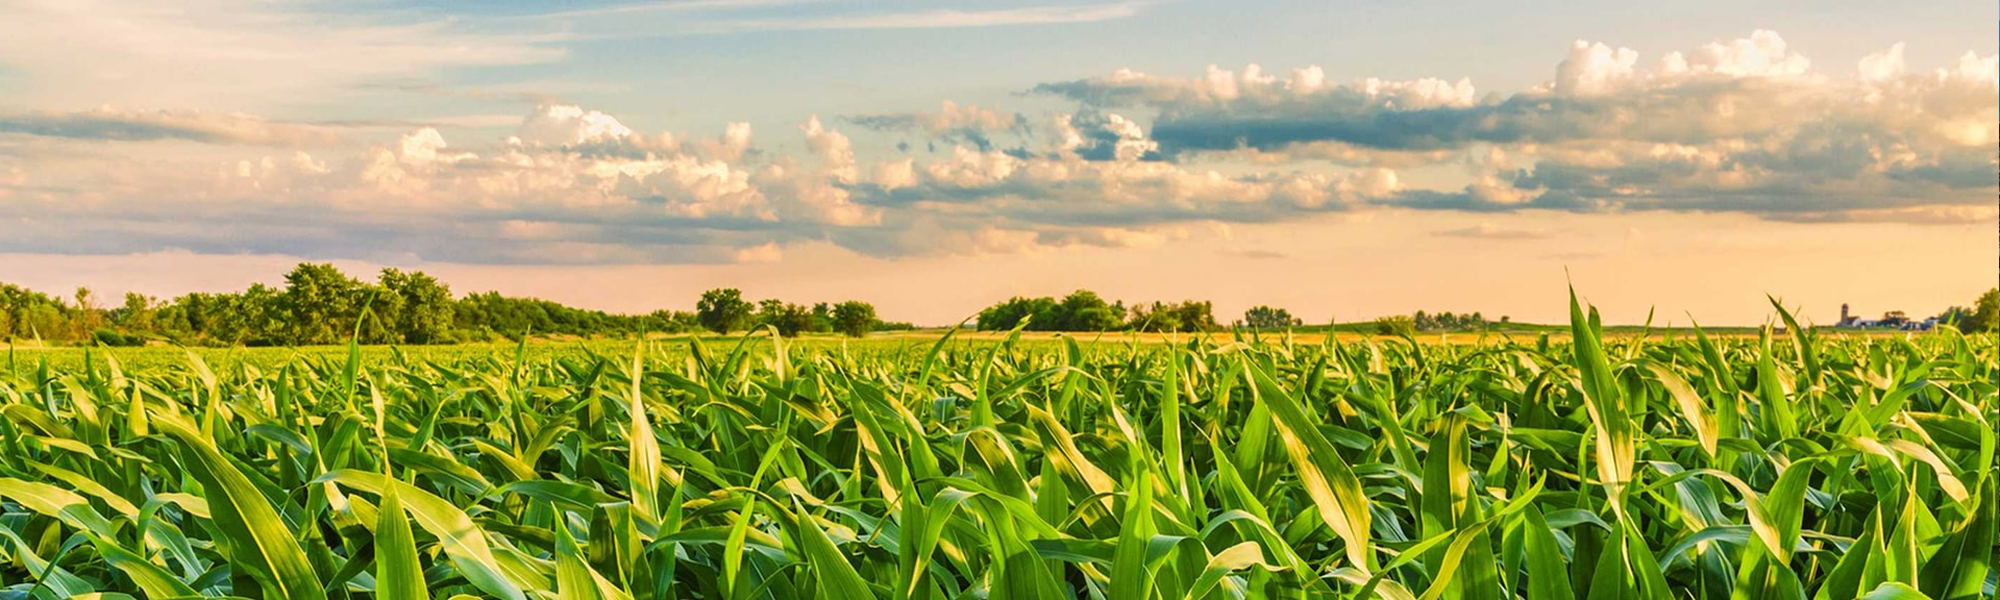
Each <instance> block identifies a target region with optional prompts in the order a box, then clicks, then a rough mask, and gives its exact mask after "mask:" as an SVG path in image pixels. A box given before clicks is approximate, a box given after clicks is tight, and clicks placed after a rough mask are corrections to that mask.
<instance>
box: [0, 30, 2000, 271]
mask: <svg viewBox="0 0 2000 600" xmlns="http://www.w3.org/2000/svg"><path fill="white" fill-rule="evenodd" d="M1903 54H1904V46H1903V45H1901V44H1896V45H1893V46H1890V47H1888V48H1885V49H1884V50H1882V51H1880V52H1877V53H1874V54H1871V55H1869V56H1868V57H1866V58H1864V59H1863V60H1861V61H1859V62H1858V63H1857V64H1855V65H1851V66H1839V67H1827V66H1823V65H1817V64H1815V63H1813V62H1812V61H1811V60H1810V59H1808V58H1807V57H1805V56H1803V55H1801V54H1800V53H1798V52H1797V51H1795V50H1793V49H1792V48H1790V47H1789V46H1788V45H1787V44H1786V42H1785V41H1784V39H1783V38H1782V37H1781V36H1779V35H1778V34H1776V33H1772V32H1768V31H1757V32H1754V33H1752V34H1751V35H1749V36H1748V37H1745V38H1743V39H1738V40H1730V41H1717V42H1711V43H1707V44H1703V45H1701V46H1698V47H1695V48H1693V49H1691V50H1688V51H1686V52H1680V53H1671V54H1668V55H1665V56H1661V57H1657V58H1653V59H1650V60H1648V59H1645V58H1644V57H1641V56H1639V54H1638V53H1637V52H1634V51H1632V50H1629V49H1623V48H1617V47H1614V46H1609V45H1606V44H1601V43H1595V42H1584V41H1578V42H1576V43H1574V44H1572V45H1571V46H1570V47H1569V48H1568V49H1567V53H1566V54H1565V55H1562V56H1561V57H1560V60H1559V61H1557V62H1556V64H1555V65H1554V66H1553V68H1552V69H1551V71H1550V74H1551V78H1550V79H1549V80H1548V81H1546V82H1545V83H1543V84H1541V85H1537V86H1534V87H1532V88H1529V89H1525V90H1518V91H1512V92H1495V91H1483V90H1480V89H1478V88H1476V87H1475V86H1474V84H1473V82H1471V81H1467V80H1463V79H1460V80H1447V79H1418V80H1408V81H1390V80H1382V79H1376V78H1361V79H1354V80H1350V81H1346V82H1340V81H1336V79H1335V78H1334V77H1332V76H1330V75H1329V74H1327V73H1326V72H1324V70H1323V69H1321V68H1319V67H1310V66H1309V67H1304V68H1299V69H1294V70H1291V71H1288V72H1285V73H1277V72H1267V71H1265V70H1263V69H1262V68H1260V67H1258V66H1256V65H1251V66H1249V67H1246V68H1244V69H1241V70H1240V71H1231V70H1224V69H1220V68H1217V67H1213V66H1211V67H1209V68H1208V69H1207V70H1206V72H1205V73H1203V74H1202V75H1200V76H1195V77H1166V76H1155V75H1148V74H1143V73H1138V72H1135V71H1131V70H1119V71H1116V72H1113V73H1111V74H1109V75H1105V76H1102V77H1094V78H1088V79H1081V80H1073V81H1061V82H1052V83H1046V84H1042V85H1039V86H1035V87H1034V88H1033V89H1032V90H1031V93H1032V94H1034V95H1036V96H1040V97H1042V98H1054V99H1057V100H1059V101H1060V102H1061V103H1062V104H1063V105H1064V106H1066V108H1064V109H1062V110H1059V111H1055V112H1053V113H1046V114H1029V113H1024V112H1015V111H1008V110H1003V109H1001V108H999V107H993V106H977V105H969V104H959V103H954V102H949V101H945V102H941V103H940V104H939V107H940V108H939V109H938V110H936V111H928V110H927V111H916V112H902V113H874V114H862V115H853V116H845V117H840V118H828V119H821V118H819V117H817V116H810V115H806V116H803V117H802V118H801V120H799V121H798V122H796V123H795V126H794V127H791V128H789V129H788V130H785V131H779V132H776V133H770V132H753V131H752V129H751V127H750V126H749V125H748V124H744V123H732V124H728V125H726V126H723V127H721V128H720V130H719V131H711V132H708V133H695V134H690V133H686V132H646V131H640V130H638V129H637V128H634V127H631V126H628V125H627V124H626V122H625V121H622V120H621V119H620V118H619V117H618V116H616V115H613V114H609V113H606V112H602V111H599V110H594V109H592V108H589V107H584V106H576V105H568V104H559V103H548V104H544V105H541V106H538V107H536V108H534V109H533V110H532V111H529V112H528V113H527V114H525V115H523V116H522V117H521V118H520V120H519V123H518V125H516V126H515V127H513V131H512V132H511V133H509V134H506V135H502V136H498V137H488V138H486V139H447V138H446V136H445V134H444V133H442V132H440V131H439V130H437V129H432V128H416V129H414V130H410V131H407V132H403V133H401V134H400V135H397V136H394V137H393V138H383V139H344V138H343V137H341V136H336V135H333V134H332V133H330V132H329V130H328V129H327V128H324V127H318V126H313V125H309V124H300V123H289V122H284V121H280V120H273V119H265V118H260V117H256V116H251V115H246V114H241V113H233V112H231V113H221V112H202V111H185V110H174V111H133V110H119V109H110V108H100V109H88V110H77V111H68V112H61V111H58V112H32V113H30V112H21V113H4V114H0V252H43V253H47V252H57V253H78V254H95V253H128V252H148V251H158V250H163V249H185V250H191V251H195V252H203V253H284V254H290V255H299V256H308V257H327V258H362V259H373V260H388V259H406V258H416V259H422V260H434V261H452V262H468V263H552V264H560V263H638V262H669V263H705V262H766V261H774V260H782V259H783V256H784V249H785V248H786V247H787V246H790V245H794V244H805V243H815V244H824V243H831V244H834V245H837V246H840V247H843V248H847V249H849V250H852V251H855V252H860V253H863V254H868V255H874V256H884V257H901V256H917V255H940V254H980V253H995V252H1036V251H1040V250H1044V249H1048V248H1053V247H1062V246H1071V245H1089V246H1115V247H1149V246H1157V245H1161V244H1167V243H1172V242H1173V241H1175V240H1177V239H1181V238H1184V237H1186V236H1188V235H1191V233H1190V232H1198V231H1203V230H1208V229H1213V228H1216V227H1217V226H1224V227H1226V226H1227V225H1228V224H1233V223H1271V222H1287V221H1300V220H1306V219H1314V218H1319V217H1321V216H1323V215H1328V214H1365V213H1367V212H1369V211H1379V210H1415V211H1427V210H1435V211H1459V212H1516V211H1530V210H1548V211H1567V212H1631V211H1676V212H1707V213H1740V214H1748V215H1754V216H1757V217H1760V218H1765V219H1772V220H1783V221H1793V222H1855V221H1895V222H1905V223H1960V222H1978V221H1986V222H1991V221H1992V220H1994V219H1996V218H2000V215H1996V214H1995V213H1994V211H1993V210H1992V208H1991V197H1990V195H1989V194H1990V193H1991V191H1992V187H1993V185H1994V179H1993V173H1994V172H1995V170H1996V164H1995V156H1994V151H1993V148H1994V147H1995V145H1996V141H2000V139H1996V138H2000V132H1996V123H2000V108H1996V99H2000V98H1997V97H2000V93H1996V91H2000V87H1997V86H1996V82H1995V79H1996V71H2000V64H1996V58H1995V57H1993V56H1987V57H1980V56H1977V55H1973V54H1968V55H1966V56H1964V57H1962V58H1960V59H1958V60H1957V61H1955V62H1953V63H1951V64H1946V65H1942V66H1934V67H1928V68H1919V67H1912V66H1909V65H1906V64H1905V61H1904V59H1903ZM517 58H518V57H517ZM842 127H848V128H851V129H853V130H856V131H860V132H867V133H869V134H870V135H869V136H864V137H865V138H897V137H903V138H906V139H907V138H915V139H917V140H919V141H921V142H923V143H924V144H926V145H927V146H929V147H931V148H933V151H931V152H925V153H909V152H902V151H898V150H895V149H892V148H886V147H882V145H881V144H872V145H871V144H870V143H858V142H857V141H856V139H855V138H850V137H849V136H848V135H847V134H846V133H844V132H843V131H841V128H842ZM163 140H165V141H177V142H186V143H193V144H199V145H204V146H209V147H212V148H210V149H209V150H207V151H203V152H194V153H186V154H185V155H183V154H182V153H171V152H160V151H157V150H156V149H149V148H154V147H155V146H157V144H150V143H151V142H158V141H163ZM773 140H775V141H773ZM787 148H802V150H796V151H792V150H786V149H787ZM1437 235H1441V236H1449V237H1458V238H1471V239H1483V240H1508V239H1516V240H1518V239H1532V238H1536V237H1542V236H1545V235H1547V234H1545V233H1542V232H1535V231H1515V230H1500V229H1493V228H1485V227H1481V228H1473V229H1463V230H1451V231H1442V232H1438V233H1437Z"/></svg>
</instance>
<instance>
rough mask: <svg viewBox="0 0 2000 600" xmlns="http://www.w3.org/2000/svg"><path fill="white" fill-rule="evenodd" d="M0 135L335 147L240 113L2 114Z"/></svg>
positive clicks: (322, 133)
mask: <svg viewBox="0 0 2000 600" xmlns="http://www.w3.org/2000/svg"><path fill="white" fill-rule="evenodd" d="M0 133H19V134H26V135H33V136H42V137H56V138H69V139H79V140H105V141H157V140H182V141H191V142H201V143H207V144H235V145H252V146H320V145H330V144H334V143H337V142H338V141H339V139H340V138H339V136H337V135H335V134H333V133H332V132H330V131H327V130H326V129H325V128H321V127H315V126H311V125H303V124H298V123H286V122H280V121H271V120H267V119H263V118H260V117H255V116H251V115H245V114H240V113H211V112H200V111H164V110H160V111H125V110H118V109H113V108H109V107H105V108H97V109H92V110H83V111H72V112H35V113H17V114H0Z"/></svg>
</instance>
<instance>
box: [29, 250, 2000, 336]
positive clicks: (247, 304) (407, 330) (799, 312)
mask: <svg viewBox="0 0 2000 600" xmlns="http://www.w3.org/2000/svg"><path fill="white" fill-rule="evenodd" d="M1939 320H1940V321H1943V322H1946V323H1950V324H1953V325H1955V326H1957V327H1958V328H1959V329H1961V330H1964V331H1989V330H1993V329H1994V328H1995V327H1996V326H2000V290H1989V291H1987V292H1986V293H1985V294H1983V295H1981V296H1980V297H1979V298H1978V299H1977V301H1975V302H1974V303H1973V306H1971V307H1952V308H1950V309H1947V310H1946V311H1945V313H1944V314H1942V315H1940V319H1939ZM976 323H977V327H978V329H981V330H987V331H1007V330H1011V329H1014V328H1016V327H1020V328H1022V329H1026V330H1029V331H1072V332H1094V331H1141V332H1194V331H1215V330H1220V329H1224V328H1225V326H1224V325H1222V324H1221V323H1219V322H1218V321H1217V319H1216V318H1215V315H1214V309H1213V304H1212V303H1210V302H1209V301H1206V300H1184V301H1180V302H1151V303H1139V304H1133V305H1129V306H1128V305H1126V304H1125V302H1123V301H1116V302H1113V301H1107V300H1105V299H1104V298H1103V297H1102V296H1100V295H1098V294H1097V293H1096V292H1092V291H1089V290H1077V291H1075V292H1072V293H1070V294H1069V295H1066V296H1063V297H1061V298H1055V297H1048V296H1041V297H1025V296H1017V297H1014V298H1009V299H1007V300H1005V301H1002V302H999V303H997V304H994V305H992V306H989V307H987V308H985V309H984V310H981V311H979V314H978V316H977V321H976ZM1302 323H1303V321H1302V320H1300V319H1299V318H1297V317H1294V316H1293V315H1292V314H1291V313H1290V312H1289V311H1287V310H1285V309H1283V308H1276V307H1271V306H1256V307H1252V308H1250V309H1249V310H1247V311H1244V315H1243V318H1242V319H1239V320H1234V321H1231V322H1230V323H1229V324H1228V326H1227V327H1233V328H1241V329H1252V330H1280V329H1285V328H1291V327H1299V326H1301V325H1302ZM1509 323H1510V319H1509V318H1507V317H1501V318H1500V319H1499V320H1498V321H1488V320H1487V319H1486V317H1485V316H1483V315H1482V314H1481V313H1478V312H1473V313H1470V314H1455V313H1451V312H1438V313H1429V312H1425V311H1417V312H1415V313H1413V314H1410V315H1398V316H1389V317H1382V318H1380V319H1377V320H1376V321H1375V322H1374V329H1375V331H1376V332H1377V333H1380V334H1385V335H1403V334H1411V333H1417V332H1437V331H1483V330H1488V329H1491V328H1493V327H1496V326H1504V325H1507V324H1509ZM765 327H768V328H771V329H773V330H775V331H776V332H777V333H778V334H780V335H783V336H786V337H792V336H798V335H803V334H807V333H828V334H831V333H838V334H842V335H847V336H855V337H858V336H861V335H865V334H867V333H869V332H871V331H889V330H906V329H912V328H913V327H912V326H911V325H910V324H908V323H891V322H885V321H883V320H881V319H880V318H879V317H878V316H877V315H876V313H875V307H874V306H873V305H870V304H868V303H866V302H861V301H854V300H850V301H845V302H836V303H827V302H820V303H813V304H798V303H792V302H785V301H782V300H779V299H775V298H772V299H761V300H757V301H752V300H750V299H748V298H745V297H744V295H743V293H742V291H740V290H737V289H729V288H725V289H714V290H708V291H706V292H703V293H702V294H701V297H700V299H699V300H698V301H697V302H696V303H695V306H694V310H691V311H681V310H656V311H653V312H649V313H644V314H615V313H610V312H606V311H601V310H591V309H582V308H575V307H570V306H565V305H563V304H560V303H557V302H552V301H548V300H542V299H537V298H520V297H510V296H503V295H501V294H500V293H498V292H479V293H471V294H466V295H464V296H462V297H458V296H454V295H453V294H452V291H451V288H450V287H449V286H447V285H445V283H444V282H442V281H439V280H438V279H437V278H435V277H432V276H430V275H427V274H425V273H423V272H421V271H402V270H399V269H393V268H390V269H383V270H382V271H381V272H380V273H379V274H378V275H377V277H376V280H375V281H373V282H367V281H361V280H358V279H356V278H354V277H351V276H349V275H347V274H346V273H343V272H341V271H340V270H339V269H337V268H335V267H334V266H333V265H330V264H323V263H301V264H299V265H298V266H297V267H295V268H293V269H292V270H291V271H290V272H288V273H286V274H285V277H284V283H283V284H282V285H281V286H278V287H272V286H268V285H264V284H261V283H260V284H254V285H251V286H250V287H249V288H247V289H245V290H243V291H240V292H234V293H190V294H186V295H182V296H179V297H175V298H172V299H168V300H159V299H155V298H152V297H149V296H145V295H141V294H136V293H128V294H125V296H124V298H123V301H122V302H120V303H117V304H109V303H106V302H105V301H104V300H103V299H101V298H99V297H98V296H97V295H96V294H94V293H92V292H91V291H90V290H89V289H84V288H79V289H77V290H76V292H75V293H74V294H72V295H71V296H69V297H58V296H53V295H49V294H45V293H42V292H37V291H34V290H30V289H27V288H24V287H21V286H17V285H12V284H6V283H0V339H4V340H5V341H7V342H13V341H15V340H42V341H44V342H53V343H75V344H102V345H107V346H130V345H141V344H145V343H149V342H154V341H160V342H170V343H176V344H183V345H202V346H231V345H244V346H294V345H316V344H339V343H344V342H346V341H347V339H348V337H349V336H350V335H353V336H356V337H357V338H358V340H359V341H360V342H362V343H366V344H446V343H456V342H476V341H496V340H518V339H522V338H523V337H525V336H529V335H551V336H574V337H606V336H617V337H626V336H632V335H637V334H640V333H642V332H656V333H687V332H699V331H707V332H715V333H731V332H744V331H750V330H753V329H760V328H765Z"/></svg>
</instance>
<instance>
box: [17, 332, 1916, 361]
mask: <svg viewBox="0 0 2000 600" xmlns="http://www.w3.org/2000/svg"><path fill="white" fill-rule="evenodd" d="M1604 329H1605V330H1604V334H1605V336H1606V337H1609V338H1631V337H1639V336H1645V337H1647V338H1651V339H1656V340H1660V341H1668V342H1671V341H1674V340H1685V339H1689V338H1692V337H1693V336H1694V330H1693V329H1692V328H1685V327H1675V328H1645V327H1640V326H1607V327H1605V328H1604ZM1705 332H1706V333H1707V334H1708V335H1710V336H1715V337H1718V338H1738V337H1756V336H1757V335H1759V332H1760V329H1759V328H1756V327H1718V328H1709V329H1706V330H1705ZM946 335H950V337H951V339H950V340H949V341H948V342H947V344H948V345H953V346H979V345H985V344H992V343H997V342H999V341H1001V340H1004V339H1006V338H1007V337H1008V336H1009V335H1010V334H1009V333H1008V332H1000V331H968V330H959V331H951V330H948V329H942V328H940V329H919V330H914V331H899V332H885V333H876V334H870V335H869V336H868V337H865V338H859V339H852V338H845V337H840V336H837V335H830V334H813V335H807V336H804V337H799V338H791V339H786V340H784V343H785V344H786V345H788V346H791V347H796V348H799V349H810V350H825V351H838V350H841V349H845V350H846V351H847V352H849V353H852V354H857V355H869V356H873V355H889V356H893V355H896V354H899V353H900V354H909V353H921V352H925V351H928V350H929V349H930V346H931V345H934V344H936V343H937V342H938V340H941V339H944V338H945V337H946ZM1013 335H1015V336H1016V337H1017V343H1018V344H1022V345H1024V346H1026V347H1033V346H1038V345H1056V344H1061V343H1063V340H1065V339H1075V340H1077V341H1078V342H1080V343H1086V344H1094V345H1104V344H1111V345H1130V344H1135V343H1137V344H1167V343H1188V342H1191V341H1196V340H1208V341H1233V340H1241V341H1245V342H1259V341H1261V342H1285V341H1289V342H1291V343H1295V344H1304V345H1318V344H1320V343H1322V342H1325V341H1327V338H1328V336H1329V335H1332V336H1334V337H1335V338H1336V339H1337V340H1338V341H1340V342H1342V343H1345V342H1365V341H1368V340H1375V341H1381V342H1387V341H1391V340H1400V339H1401V338H1398V337H1395V336H1386V335H1379V334H1376V333H1375V331H1374V325H1373V324H1372V323H1356V324H1342V325H1338V326H1333V327H1331V328H1330V327H1328V326H1325V325H1307V326H1304V327H1298V328H1294V329H1292V330H1289V331H1262V332H1254V331H1240V332H1230V331H1219V332H1209V333H1199V334H1197V333H1135V332H1127V331H1113V332H1102V333H1091V332H1071V333H1057V332H1037V331H1028V332H1020V333H1018V334H1013ZM1544 335H1546V336H1548V337H1549V340H1550V341H1551V342H1556V343H1560V342H1566V341H1568V339H1569V331H1568V327H1567V326H1558V325H1537V324H1521V323H1516V324H1510V325H1506V326H1503V327H1501V328H1496V329H1494V330H1491V331H1485V332H1465V331H1454V332H1426V333H1419V334H1416V335H1415V336H1412V338H1411V339H1415V340H1416V341H1418V342H1421V343H1425V344H1505V343H1510V342H1511V343H1522V344H1533V343H1536V342H1537V340H1539V338H1540V337H1541V336H1544ZM1824 335H1827V336H1828V337H1831V338H1843V337H1868V338H1879V337H1911V336H1922V335H1925V334H1924V333H1914V332H1890V331H1881V332H1851V331H1829V332H1828V333H1826V334H1824ZM650 339H651V340H652V341H653V342H654V346H655V347H657V348H661V349H662V351H664V352H666V353H667V354H668V355H670V356H676V357H684V356H685V355H686V353H687V352H688V348H689V347H690V343H692V341H693V340H699V341H700V343H702V344H706V345H708V346H710V347H713V348H717V349H719V350H720V351H724V352H726V351H729V350H733V349H734V348H735V347H736V345H738V344H746V345H748V347H749V348H750V349H751V350H753V351H758V352H764V353H768V352H769V348H770V346H771V338H770V336H769V335H768V334H763V333H758V334H753V335H747V336H746V335H743V334H734V335H726V336H725V335H709V334H702V335H693V334H671V335H654V336H651V338H650ZM632 344H633V340H632V339H629V338H593V339H550V338H541V337H536V338H530V339H529V340H528V341H527V343H526V344H521V343H517V342H478V343H465V344H443V345H433V346H388V345H364V346H361V347H360V348H359V351H360V354H361V360H362V362H363V363H366V364H376V363H380V362H382V361H385V360H390V359H393V358H395V357H396V356H397V355H398V354H400V355H402V356H403V357H404V358H406V359H408V360H411V361H415V362H418V363H426V362H435V363H439V364H455V363H460V362H464V361H467V360H476V359H483V358H490V357H495V356H504V357H509V358H512V357H514V356H515V354H516V353H520V356H521V357H522V358H525V359H529V360H531V361H537V362H539V361H544V360H546V359H549V358H558V359H560V358H568V359H572V360H587V359H591V358H592V357H593V356H595V357H600V358H601V357H605V356H619V355H621V354H624V353H628V352H630V351H631V348H632ZM347 351H348V349H347V346H345V345H329V346H298V347H289V346H287V347H278V346H259V347H227V348H210V347H192V348H183V347H181V346H173V345H152V346H144V347H132V348H102V347H100V348H86V347H81V346H41V345H35V344H31V343H24V344H17V345H13V346H8V345H6V344H0V368H6V369H8V370H9V371H8V372H14V373H18V372H26V371H32V370H34V369H36V368H39V366H40V365H42V364H43V362H44V361H46V363H47V365H48V367H49V368H50V369H51V370H55V371H68V370H73V369H76V368H78V367H80V366H82V365H83V363H84V362H85V360H86V359H92V358H94V360H95V361H96V362H99V363H102V362H103V361H104V357H105V356H110V357H112V358H113V359H115V360H117V361H118V362H119V364H120V365H121V366H125V367H147V366H160V365H183V366H184V365H187V364H188V360H189V359H188V355H189V354H190V353H193V354H194V355H195V356H199V357H200V358H201V360H202V361H203V362H204V363H206V364H208V365H209V366H210V367H212V368H217V369H232V370H233V369H234V368H235V367H236V366H237V365H239V364H241V365H248V366H252V367H256V368H258V369H263V370H270V369H274V368H278V367H281V366H283V365H285V364H287V363H290V362H294V361H308V362H323V361H344V360H346V357H347Z"/></svg>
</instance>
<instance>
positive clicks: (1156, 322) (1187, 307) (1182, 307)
mask: <svg viewBox="0 0 2000 600" xmlns="http://www.w3.org/2000/svg"><path fill="white" fill-rule="evenodd" d="M1129 325H1130V327H1131V328H1133V329H1137V330H1139V331H1153V332H1176V331H1209V330H1213V329H1215V328H1216V325H1215V314H1214V312H1213V305H1211V304H1209V303H1208V302H1207V301H1195V300H1189V301H1186V302H1177V303H1166V302H1154V303H1152V304H1151V305H1139V306H1136V307H1133V308H1132V318H1131V320H1130V321H1129Z"/></svg>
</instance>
